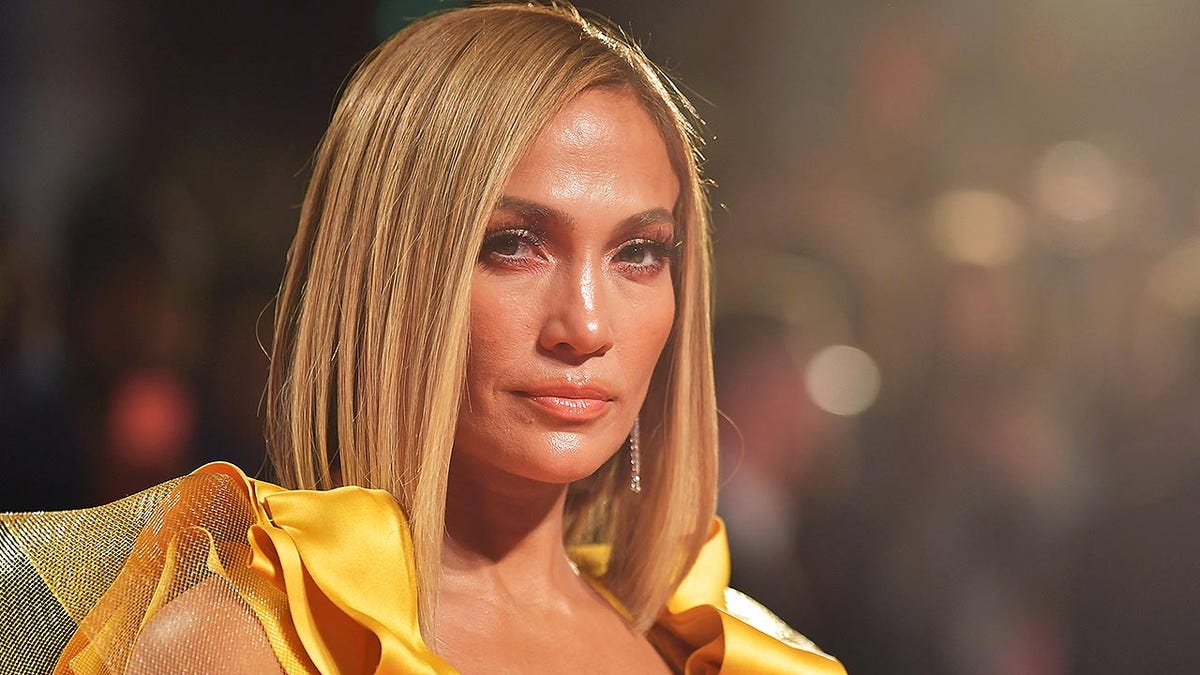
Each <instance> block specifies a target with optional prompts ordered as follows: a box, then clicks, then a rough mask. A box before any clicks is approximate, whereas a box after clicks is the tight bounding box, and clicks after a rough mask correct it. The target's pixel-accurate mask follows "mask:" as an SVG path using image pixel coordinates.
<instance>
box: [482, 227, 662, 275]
mask: <svg viewBox="0 0 1200 675" xmlns="http://www.w3.org/2000/svg"><path fill="white" fill-rule="evenodd" d="M514 240H515V241H516V242H517V243H519V244H524V245H525V246H528V247H530V248H534V249H536V248H540V247H541V246H542V245H543V243H545V241H546V235H545V233H544V232H542V231H541V230H540V229H536V228H526V227H512V228H504V229H498V230H494V231H492V232H488V233H487V234H486V235H484V238H483V246H482V247H481V250H480V252H479V260H480V262H483V263H488V264H493V265H498V266H504V267H516V268H521V267H528V266H530V265H531V264H532V263H531V261H528V260H526V259H523V258H521V257H519V256H517V255H505V254H502V253H497V252H496V248H497V247H498V245H500V244H502V243H509V242H512V241H514ZM679 246H680V244H679V243H678V242H676V243H669V242H664V241H660V240H657V239H649V238H644V237H640V238H637V239H630V240H629V241H627V242H625V243H624V244H622V245H621V246H620V247H619V248H618V249H617V252H616V254H615V255H614V256H613V258H614V261H615V262H616V263H617V264H618V265H620V266H621V267H622V268H624V269H626V270H628V273H629V274H630V275H632V276H636V277H643V276H650V275H653V274H657V273H658V272H659V271H661V270H662V269H664V268H666V267H667V266H668V265H669V264H671V263H672V262H674V261H675V259H676V257H677V256H678V252H679ZM631 249H641V250H643V251H644V250H649V251H650V252H651V254H652V255H653V257H654V262H652V263H648V264H641V263H632V262H626V261H620V260H616V259H617V258H619V257H620V256H621V255H622V254H623V253H625V252H627V251H630V250H631Z"/></svg>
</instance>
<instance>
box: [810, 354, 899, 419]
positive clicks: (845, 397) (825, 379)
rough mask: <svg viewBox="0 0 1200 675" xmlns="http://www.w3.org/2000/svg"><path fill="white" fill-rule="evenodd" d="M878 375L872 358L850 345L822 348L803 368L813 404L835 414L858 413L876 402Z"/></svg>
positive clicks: (879, 380)
mask: <svg viewBox="0 0 1200 675" xmlns="http://www.w3.org/2000/svg"><path fill="white" fill-rule="evenodd" d="M880 382H881V378H880V375H879V367H878V366H876V365H875V360H874V359H872V358H871V357H870V355H868V354H867V353H866V352H864V351H863V350H861V349H858V348H857V347H851V346H849V345H832V346H829V347H825V348H824V349H822V350H820V351H819V352H817V353H816V355H815V356H813V358H812V360H811V361H809V362H808V367H807V368H806V369H805V371H804V384H805V387H806V389H807V390H808V395H809V396H810V397H811V398H812V400H813V403H815V404H816V405H817V407H818V408H820V409H822V410H824V411H825V412H828V413H832V414H834V415H857V414H859V413H861V412H863V411H864V410H866V409H867V408H870V407H871V404H872V403H874V402H875V399H876V397H878V395H879V387H880Z"/></svg>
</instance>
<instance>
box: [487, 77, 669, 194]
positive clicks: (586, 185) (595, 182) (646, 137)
mask: <svg viewBox="0 0 1200 675" xmlns="http://www.w3.org/2000/svg"><path fill="white" fill-rule="evenodd" d="M505 194H506V195H509V196H515V197H524V198H529V199H552V200H554V199H558V200H580V199H583V200H587V199H600V198H605V197H607V198H611V199H617V200H620V201H629V202H639V203H643V202H646V203H648V202H653V204H652V205H653V206H665V207H667V208H672V207H673V205H674V202H675V200H676V198H677V197H678V194H679V180H678V178H677V176H676V175H675V171H674V168H673V166H672V164H671V160H670V156H669V154H668V151H667V145H666V143H665V142H664V141H663V138H662V134H661V132H660V131H659V129H658V126H657V125H656V124H655V123H654V120H653V119H652V118H651V116H650V113H649V112H648V111H647V110H646V109H645V107H644V106H643V105H642V103H641V102H640V101H639V100H638V99H637V97H636V96H635V95H634V94H633V93H632V92H630V91H628V90H625V89H616V88H595V89H589V90H587V91H584V92H583V93H581V94H580V95H579V96H577V97H576V98H575V99H574V100H572V101H571V102H570V103H568V104H567V105H566V106H564V107H563V109H562V110H560V111H559V112H558V114H556V115H555V116H554V118H553V119H551V121H550V122H549V123H548V124H547V125H546V127H545V128H544V129H543V130H542V131H541V133H540V134H539V135H538V136H537V138H536V139H535V140H534V142H533V144H532V145H531V147H530V148H529V150H528V152H527V153H526V155H525V156H524V157H523V158H522V159H521V161H520V162H519V163H518V164H517V166H516V168H515V170H514V171H513V173H512V175H511V176H510V177H509V180H508V182H507V183H506V185H505Z"/></svg>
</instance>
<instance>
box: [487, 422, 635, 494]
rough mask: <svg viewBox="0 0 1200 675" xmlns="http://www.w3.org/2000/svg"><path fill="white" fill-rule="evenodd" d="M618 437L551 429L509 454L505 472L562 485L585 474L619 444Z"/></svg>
mask: <svg viewBox="0 0 1200 675" xmlns="http://www.w3.org/2000/svg"><path fill="white" fill-rule="evenodd" d="M620 445H621V442H620V441H619V440H610V439H597V438H593V437H590V436H589V435H587V434H581V433H577V432H570V431H551V432H548V433H547V434H546V435H545V436H544V440H543V441H542V442H540V443H537V444H536V445H533V446H525V447H523V448H522V450H521V451H520V453H519V454H516V455H513V456H510V460H511V461H512V464H510V465H509V466H507V467H504V468H506V469H508V471H509V472H511V473H514V474H518V475H521V476H523V477H525V478H529V479H531V480H536V481H540V482H543V483H555V484H560V485H566V484H569V483H574V482H575V481H577V480H580V479H582V478H587V477H588V476H590V475H592V474H593V473H595V472H596V470H597V469H599V468H600V467H601V466H603V465H604V463H605V462H607V461H608V460H609V458H611V457H612V456H613V453H614V451H616V450H617V449H619V448H620Z"/></svg>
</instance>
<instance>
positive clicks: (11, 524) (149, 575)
mask: <svg viewBox="0 0 1200 675" xmlns="http://www.w3.org/2000/svg"><path fill="white" fill-rule="evenodd" d="M254 522H255V519H254V515H253V512H252V511H251V509H250V505H249V503H248V502H247V498H246V496H245V493H244V489H241V490H239V489H238V486H236V485H234V484H233V481H232V480H231V479H230V478H229V477H228V476H223V475H213V474H196V475H192V476H188V477H185V478H180V479H177V480H174V481H170V482H168V483H164V484H162V485H159V486H156V487H154V488H151V489H149V490H146V491H144V492H140V493H138V494H135V495H133V496H130V497H127V498H125V499H122V500H120V501H118V502H114V503H112V504H109V505H106V506H102V507H97V508H91V509H81V510H77V511H63V512H52V513H23V514H4V515H0V579H2V580H3V591H4V592H3V596H0V626H3V631H2V632H0V674H3V675H8V674H10V673H12V674H17V673H20V674H22V675H25V674H28V673H51V672H54V673H124V672H127V671H129V672H144V673H156V672H168V671H172V670H175V671H178V670H180V669H181V668H183V669H185V670H188V671H191V672H220V671H222V670H229V666H230V665H231V664H230V663H229V662H228V661H223V659H226V658H229V657H230V656H231V655H236V654H242V655H245V654H247V653H249V654H251V655H253V650H254V649H258V652H259V653H260V654H262V653H263V652H266V655H267V657H268V658H270V657H272V656H273V658H274V659H275V660H277V661H278V667H279V668H281V669H282V670H283V671H285V672H288V673H296V672H300V673H303V672H315V669H313V668H312V664H311V662H310V661H309V660H308V658H307V656H305V654H304V651H303V649H302V648H300V646H299V644H298V639H297V638H296V636H295V631H294V629H292V628H291V623H290V621H291V619H290V617H289V615H288V610H287V603H286V596H285V595H284V593H283V591H282V590H281V589H279V588H276V587H275V586H273V585H271V584H270V583H269V582H267V581H266V580H265V579H263V578H262V577H261V576H259V575H256V574H253V573H252V572H251V570H250V547H249V545H248V543H247V539H246V533H247V530H248V528H249V527H250V526H251V525H252V524H253V523H254ZM139 639H140V640H141V642H140V643H139Z"/></svg>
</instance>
